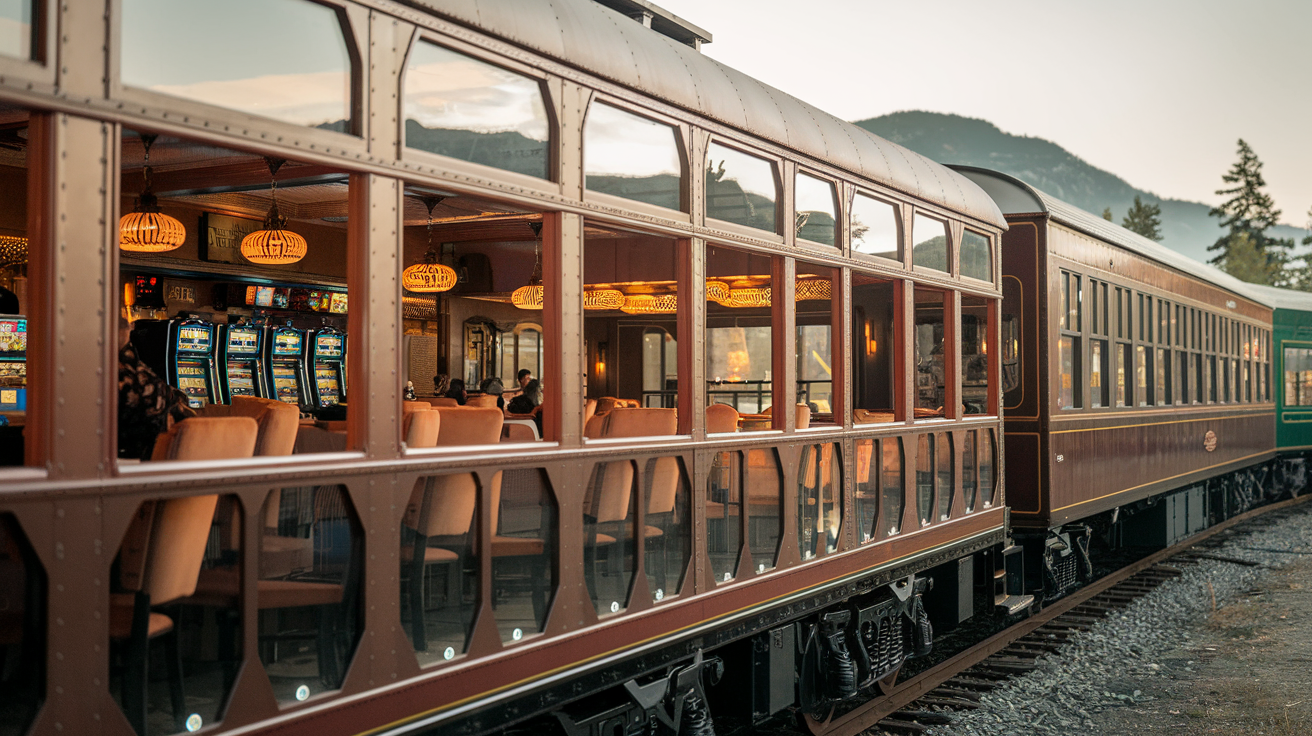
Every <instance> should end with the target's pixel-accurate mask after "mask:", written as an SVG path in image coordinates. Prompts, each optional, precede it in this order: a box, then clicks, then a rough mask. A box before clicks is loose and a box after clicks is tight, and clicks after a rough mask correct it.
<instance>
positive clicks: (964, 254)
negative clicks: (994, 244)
mask: <svg viewBox="0 0 1312 736" xmlns="http://www.w3.org/2000/svg"><path fill="white" fill-rule="evenodd" d="M961 275H962V276H969V277H970V278H972V279H979V280H980V281H992V280H993V255H992V253H991V252H990V251H989V239H988V238H987V237H985V236H984V235H981V234H979V233H977V232H975V231H974V230H965V231H963V232H962V234H961Z"/></svg>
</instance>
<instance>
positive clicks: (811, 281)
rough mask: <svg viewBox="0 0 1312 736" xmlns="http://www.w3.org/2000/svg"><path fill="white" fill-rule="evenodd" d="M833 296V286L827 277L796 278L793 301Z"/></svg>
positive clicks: (830, 297)
mask: <svg viewBox="0 0 1312 736" xmlns="http://www.w3.org/2000/svg"><path fill="white" fill-rule="evenodd" d="M833 296H834V287H833V285H832V284H831V283H830V282H829V279H822V278H807V279H798V280H797V289H796V292H795V297H794V299H793V301H799V302H802V301H808V300H812V299H832V298H833Z"/></svg>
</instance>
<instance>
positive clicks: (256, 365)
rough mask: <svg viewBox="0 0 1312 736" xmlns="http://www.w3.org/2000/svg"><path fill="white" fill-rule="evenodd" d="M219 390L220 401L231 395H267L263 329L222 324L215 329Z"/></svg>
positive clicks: (228, 400)
mask: <svg viewBox="0 0 1312 736" xmlns="http://www.w3.org/2000/svg"><path fill="white" fill-rule="evenodd" d="M219 333H220V334H219V359H218V365H219V388H220V393H221V394H222V396H223V400H224V401H225V402H227V403H229V404H231V403H232V397H234V396H259V397H263V398H267V397H268V396H269V385H268V383H267V382H266V378H265V375H264V373H265V371H264V328H263V327H256V326H255V325H243V324H235V325H223V326H221V327H220V328H219Z"/></svg>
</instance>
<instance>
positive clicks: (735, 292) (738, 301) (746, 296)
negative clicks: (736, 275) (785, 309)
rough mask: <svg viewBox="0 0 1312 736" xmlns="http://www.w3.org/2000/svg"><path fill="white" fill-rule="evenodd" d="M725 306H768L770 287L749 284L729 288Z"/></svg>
mask: <svg viewBox="0 0 1312 736" xmlns="http://www.w3.org/2000/svg"><path fill="white" fill-rule="evenodd" d="M725 306H726V307H768V306H770V287H768V286H749V287H745V288H742V289H730V290H729V299H728V301H727V302H726V303H725Z"/></svg>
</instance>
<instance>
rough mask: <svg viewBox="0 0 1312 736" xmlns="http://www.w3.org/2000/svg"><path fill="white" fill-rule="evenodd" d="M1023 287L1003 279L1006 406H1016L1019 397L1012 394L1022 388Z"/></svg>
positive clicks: (1003, 376)
mask: <svg viewBox="0 0 1312 736" xmlns="http://www.w3.org/2000/svg"><path fill="white" fill-rule="evenodd" d="M1020 304H1021V287H1020V281H1019V280H1017V279H1015V278H1004V279H1002V324H1001V325H1000V333H1001V334H1000V336H999V337H1000V342H1001V348H1002V356H1001V358H1002V393H1003V394H1004V395H1006V398H1005V402H1004V403H1005V404H1006V405H1008V406H1016V405H1017V404H1018V403H1019V401H1020V397H1019V396H1011V395H1010V394H1011V393H1012V392H1013V391H1015V390H1016V389H1018V388H1020V380H1021V379H1020V368H1021V366H1020V361H1021V357H1020V355H1021V354H1020V333H1021V317H1022V316H1023V315H1022V313H1021V310H1020Z"/></svg>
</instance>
